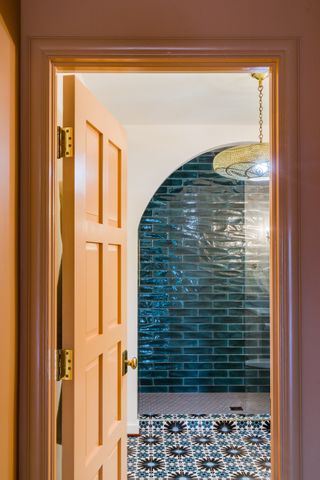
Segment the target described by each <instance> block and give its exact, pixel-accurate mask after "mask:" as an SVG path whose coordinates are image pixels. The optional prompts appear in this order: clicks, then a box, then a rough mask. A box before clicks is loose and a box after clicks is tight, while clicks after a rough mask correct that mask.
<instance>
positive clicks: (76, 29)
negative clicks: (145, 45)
mask: <svg viewBox="0 0 320 480" xmlns="http://www.w3.org/2000/svg"><path fill="white" fill-rule="evenodd" d="M21 7H22V47H23V52H26V50H25V49H26V46H27V38H28V37H30V36H50V35H59V36H70V35H75V36H88V37H92V36H99V37H101V36H111V37H153V38H154V37H186V36H192V37H206V36H221V35H223V36H229V37H233V38H234V37H237V36H246V37H247V36H261V37H279V36H280V37H288V36H290V37H298V38H299V39H300V45H301V49H300V66H301V71H300V149H301V172H300V176H301V211H302V223H301V264H302V317H301V334H302V357H303V365H302V369H303V370H302V374H303V378H302V385H303V392H302V402H303V403H302V408H303V416H302V418H303V462H304V463H303V472H304V474H303V480H316V479H317V478H319V476H320V475H319V458H318V457H319V453H318V452H319V448H320V441H319V432H320V414H319V405H320V371H319V363H320V362H319V352H320V345H319V343H320V314H319V310H320V309H319V297H320V295H319V287H320V280H319V272H320V253H319V244H320V221H319V219H320V215H319V213H318V208H317V206H318V205H320V186H319V183H320V158H319V151H318V139H319V138H320V122H319V113H318V112H319V111H320V96H319V94H318V88H317V87H318V84H319V79H320V55H319V49H320V28H319V19H320V2H319V0H269V2H268V3H267V4H266V3H265V2H264V3H261V2H256V1H253V0H223V1H222V0H183V1H182V0H152V1H150V0H136V1H132V0H114V1H111V0H109V1H108V0H91V1H88V0H68V1H66V0H55V1H51V2H49V1H48V0H46V1H43V0H21Z"/></svg>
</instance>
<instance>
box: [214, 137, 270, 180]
mask: <svg viewBox="0 0 320 480" xmlns="http://www.w3.org/2000/svg"><path fill="white" fill-rule="evenodd" d="M213 169H214V171H215V172H217V173H218V174H219V175H222V176H224V177H229V178H233V179H236V180H262V179H266V180H267V179H268V177H269V169H270V146H269V143H250V144H246V145H239V146H236V147H231V148H227V149H226V150H223V151H222V152H220V153H218V155H216V156H215V157H214V159H213Z"/></svg>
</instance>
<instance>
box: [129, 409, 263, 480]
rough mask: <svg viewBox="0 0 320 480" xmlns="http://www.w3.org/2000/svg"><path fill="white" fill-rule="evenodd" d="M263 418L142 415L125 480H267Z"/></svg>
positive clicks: (244, 416)
mask: <svg viewBox="0 0 320 480" xmlns="http://www.w3.org/2000/svg"><path fill="white" fill-rule="evenodd" d="M270 471H271V461H270V416H269V415H252V416H249V415H192V416H188V417H187V416H184V415H149V416H147V415H145V416H141V417H140V436H139V437H129V438H128V480H142V479H148V480H156V479H162V480H200V479H202V480H211V479H213V480H214V479H216V480H218V479H220V480H270Z"/></svg>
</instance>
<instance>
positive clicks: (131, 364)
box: [126, 357, 138, 370]
mask: <svg viewBox="0 0 320 480" xmlns="http://www.w3.org/2000/svg"><path fill="white" fill-rule="evenodd" d="M126 363H127V365H128V367H131V368H132V370H135V369H136V368H137V366H138V359H137V357H132V358H131V359H130V360H127V362H126Z"/></svg>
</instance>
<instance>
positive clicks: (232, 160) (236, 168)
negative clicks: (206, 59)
mask: <svg viewBox="0 0 320 480" xmlns="http://www.w3.org/2000/svg"><path fill="white" fill-rule="evenodd" d="M251 76H252V77H253V78H255V79H256V80H258V82H259V83H258V92H259V143H249V144H245V145H239V146H236V147H231V148H227V149H226V150H223V151H222V152H220V153H218V154H217V155H216V156H215V157H214V159H213V169H214V171H215V172H216V173H218V174H219V175H222V176H223V177H228V178H233V179H236V180H268V178H269V168H270V167H269V165H270V147H269V143H264V142H263V131H262V129H263V80H264V79H265V78H266V76H267V74H265V73H252V74H251Z"/></svg>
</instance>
